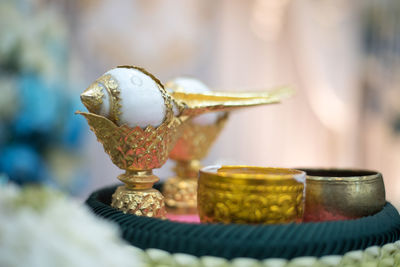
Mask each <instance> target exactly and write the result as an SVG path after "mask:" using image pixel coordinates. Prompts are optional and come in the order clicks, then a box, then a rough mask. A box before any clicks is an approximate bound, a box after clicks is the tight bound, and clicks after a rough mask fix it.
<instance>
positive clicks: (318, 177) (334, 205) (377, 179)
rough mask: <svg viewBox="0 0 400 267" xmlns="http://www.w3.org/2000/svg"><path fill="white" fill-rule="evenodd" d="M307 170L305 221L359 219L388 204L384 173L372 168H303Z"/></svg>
mask: <svg viewBox="0 0 400 267" xmlns="http://www.w3.org/2000/svg"><path fill="white" fill-rule="evenodd" d="M301 170H303V171H305V172H306V173H307V189H306V204H305V211H304V221H334V220H344V219H355V218H360V217H363V216H368V215H372V214H375V213H377V212H378V211H380V210H381V209H382V208H383V206H384V205H385V187H384V184H383V179H382V175H381V174H380V173H378V172H375V171H368V170H345V169H303V168H302V169H301Z"/></svg>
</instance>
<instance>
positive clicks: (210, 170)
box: [197, 166, 305, 224]
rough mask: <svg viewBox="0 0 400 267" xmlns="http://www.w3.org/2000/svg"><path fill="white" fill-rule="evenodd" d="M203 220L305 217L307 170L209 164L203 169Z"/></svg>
mask: <svg viewBox="0 0 400 267" xmlns="http://www.w3.org/2000/svg"><path fill="white" fill-rule="evenodd" d="M198 183H199V185H198V193H197V194H198V195H197V206H198V212H199V216H200V220H201V222H203V223H247V224H278V223H289V222H300V221H301V220H302V217H303V208H304V192H305V190H304V189H305V173H304V172H303V171H298V170H294V169H284V168H267V167H251V166H222V167H221V166H209V167H205V168H203V169H201V170H200V175H199V182H198Z"/></svg>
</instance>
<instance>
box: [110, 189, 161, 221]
mask: <svg viewBox="0 0 400 267" xmlns="http://www.w3.org/2000/svg"><path fill="white" fill-rule="evenodd" d="M111 206H112V207H114V208H117V209H119V210H121V211H123V212H125V213H131V214H135V215H137V216H147V217H156V218H164V217H165V214H166V212H165V207H164V198H163V196H162V195H161V193H160V192H159V191H157V190H155V189H153V188H151V189H147V190H131V189H130V188H127V187H126V186H119V187H118V188H117V190H116V191H115V193H114V194H113V196H112V203H111Z"/></svg>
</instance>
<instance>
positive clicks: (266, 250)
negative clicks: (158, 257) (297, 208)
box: [86, 185, 400, 259]
mask: <svg viewBox="0 0 400 267" xmlns="http://www.w3.org/2000/svg"><path fill="white" fill-rule="evenodd" d="M159 186H160V185H158V187H159ZM115 189H116V186H113V187H107V188H103V189H100V190H98V191H96V192H94V193H92V195H91V196H90V197H89V198H88V199H87V201H86V204H87V205H88V206H89V207H90V208H91V209H92V210H93V212H94V213H95V214H97V215H98V216H100V217H103V218H106V219H107V220H110V221H113V222H115V223H117V224H118V225H119V226H120V228H121V231H122V235H123V238H124V239H125V240H127V241H128V242H129V243H131V244H132V245H134V246H136V247H139V248H142V249H147V248H158V249H162V250H166V251H168V252H170V253H178V252H179V253H188V254H192V255H195V256H205V255H210V256H218V257H223V258H227V259H232V258H236V257H250V258H255V259H265V258H286V259H291V258H294V257H300V256H317V257H319V256H324V255H343V254H344V253H346V252H348V251H351V250H358V249H365V248H367V247H369V246H373V245H377V246H382V245H384V244H386V243H390V242H394V241H396V240H398V239H399V237H400V215H399V213H398V212H397V210H396V209H395V208H394V207H393V206H392V205H391V204H390V203H386V205H385V207H384V208H383V210H382V211H380V212H378V213H377V214H375V215H373V216H369V217H365V218H361V219H356V220H348V221H337V222H321V223H303V224H284V225H258V226H254V225H236V224H230V225H223V224H190V223H178V222H172V221H168V220H160V219H154V218H147V217H139V216H135V215H132V214H124V213H122V212H120V211H118V210H115V209H113V208H111V207H110V205H109V204H110V202H111V195H112V194H113V192H114V191H115Z"/></svg>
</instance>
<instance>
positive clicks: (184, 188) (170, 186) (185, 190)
mask: <svg viewBox="0 0 400 267" xmlns="http://www.w3.org/2000/svg"><path fill="white" fill-rule="evenodd" d="M163 194H164V196H165V203H166V205H167V208H168V211H169V212H172V213H174V214H192V213H196V211H197V178H181V177H173V178H170V179H168V180H167V181H166V182H165V184H164V188H163Z"/></svg>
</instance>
